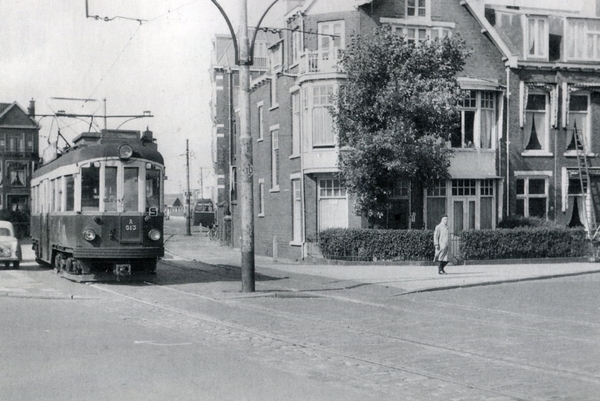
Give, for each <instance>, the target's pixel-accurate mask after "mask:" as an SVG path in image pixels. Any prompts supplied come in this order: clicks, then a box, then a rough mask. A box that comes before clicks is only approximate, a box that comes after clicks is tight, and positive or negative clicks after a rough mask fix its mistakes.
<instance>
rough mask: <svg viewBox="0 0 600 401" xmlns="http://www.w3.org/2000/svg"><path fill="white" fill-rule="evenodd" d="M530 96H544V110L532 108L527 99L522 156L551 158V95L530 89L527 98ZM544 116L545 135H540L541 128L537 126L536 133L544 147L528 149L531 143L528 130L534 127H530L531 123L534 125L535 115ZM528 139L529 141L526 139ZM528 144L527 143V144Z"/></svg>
mask: <svg viewBox="0 0 600 401" xmlns="http://www.w3.org/2000/svg"><path fill="white" fill-rule="evenodd" d="M529 96H544V105H545V106H544V110H539V109H532V108H530V107H531V102H530V101H529V99H527V105H526V107H525V122H524V124H523V133H524V135H523V152H522V156H536V155H543V156H549V155H552V153H551V151H550V93H548V92H546V91H543V90H535V89H533V90H532V89H530V90H529V91H528V93H527V97H529ZM541 114H543V115H544V132H543V135H540V127H537V126H536V133H537V138H538V141H539V142H540V145H541V146H542V148H541V149H527V146H528V145H529V141H530V140H531V136H529V137H527V136H526V130H527V129H533V127H532V126H531V127H530V125H529V124H530V123H529V122H530V121H531V124H533V123H534V121H535V115H541ZM525 138H528V139H525ZM526 142H527V143H526Z"/></svg>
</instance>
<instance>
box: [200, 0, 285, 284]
mask: <svg viewBox="0 0 600 401" xmlns="http://www.w3.org/2000/svg"><path fill="white" fill-rule="evenodd" d="M211 1H212V2H213V4H214V5H215V6H216V7H217V8H218V9H219V11H220V12H221V15H222V16H223V18H225V22H226V23H227V27H228V28H229V32H230V33H231V38H232V40H233V48H234V52H235V63H236V64H237V65H239V66H240V94H239V106H240V131H241V132H240V153H241V157H240V161H241V166H240V167H241V171H240V172H241V174H240V181H241V185H240V198H241V199H240V206H241V230H242V242H241V250H242V292H254V290H255V288H254V287H255V285H254V284H255V277H254V276H255V273H254V271H255V268H254V183H253V179H254V178H253V175H254V166H253V160H252V135H251V132H250V66H251V65H252V64H253V63H254V55H253V53H254V41H255V40H256V34H257V32H258V29H259V27H260V24H261V23H262V21H263V19H264V17H265V15H266V14H267V13H268V12H269V10H270V9H271V8H272V7H273V6H274V5H275V3H277V1H278V0H273V2H272V3H271V5H270V6H269V7H267V9H266V10H265V12H264V13H263V14H262V16H261V18H260V20H259V21H258V24H256V27H255V28H254V36H253V37H252V43H250V41H249V40H248V1H247V0H240V29H239V32H240V35H241V37H240V41H239V44H238V40H237V37H236V35H235V31H234V29H233V26H232V25H231V21H230V20H229V18H228V17H227V14H226V13H225V11H224V10H223V8H222V7H221V5H220V4H219V3H218V1H217V0H211Z"/></svg>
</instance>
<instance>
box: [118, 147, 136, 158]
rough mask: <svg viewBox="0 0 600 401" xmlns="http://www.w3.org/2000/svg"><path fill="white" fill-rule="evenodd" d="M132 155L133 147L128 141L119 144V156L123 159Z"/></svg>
mask: <svg viewBox="0 0 600 401" xmlns="http://www.w3.org/2000/svg"><path fill="white" fill-rule="evenodd" d="M131 156H133V149H132V148H131V146H129V145H127V144H126V143H125V144H123V145H121V146H119V157H120V158H121V159H129V158H130V157H131Z"/></svg>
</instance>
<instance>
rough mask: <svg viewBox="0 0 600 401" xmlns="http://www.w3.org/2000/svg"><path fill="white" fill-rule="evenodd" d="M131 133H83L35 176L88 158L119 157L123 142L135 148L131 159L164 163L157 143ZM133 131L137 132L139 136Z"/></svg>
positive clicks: (39, 169)
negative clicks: (119, 134) (71, 145)
mask: <svg viewBox="0 0 600 401" xmlns="http://www.w3.org/2000/svg"><path fill="white" fill-rule="evenodd" d="M130 133H131V135H126V136H115V135H108V136H105V135H102V134H98V133H84V134H81V135H80V136H78V137H77V138H76V140H75V141H74V144H75V146H73V147H70V148H67V149H65V150H64V153H62V154H60V155H59V156H58V157H57V158H56V159H54V160H52V161H50V162H48V163H46V164H44V165H42V166H40V167H39V168H38V169H37V170H36V171H34V173H33V177H34V178H37V177H40V176H42V175H44V174H47V173H48V172H50V171H52V170H54V169H57V168H59V167H62V166H68V165H70V164H74V163H82V162H85V161H86V160H96V159H102V158H118V157H119V147H120V146H121V145H123V144H128V145H130V146H131V148H132V149H133V156H132V157H131V158H130V160H132V159H133V160H135V159H143V160H148V161H150V162H154V163H158V164H161V165H163V164H164V159H163V157H162V155H161V154H160V153H159V152H158V150H157V149H156V144H155V143H153V142H152V141H150V142H149V141H147V140H142V139H140V138H139V132H137V131H130ZM133 133H137V137H136V136H135V135H133Z"/></svg>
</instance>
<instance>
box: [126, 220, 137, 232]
mask: <svg viewBox="0 0 600 401" xmlns="http://www.w3.org/2000/svg"><path fill="white" fill-rule="evenodd" d="M135 230H137V226H136V225H135V224H133V220H129V223H128V224H126V225H125V231H135Z"/></svg>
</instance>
